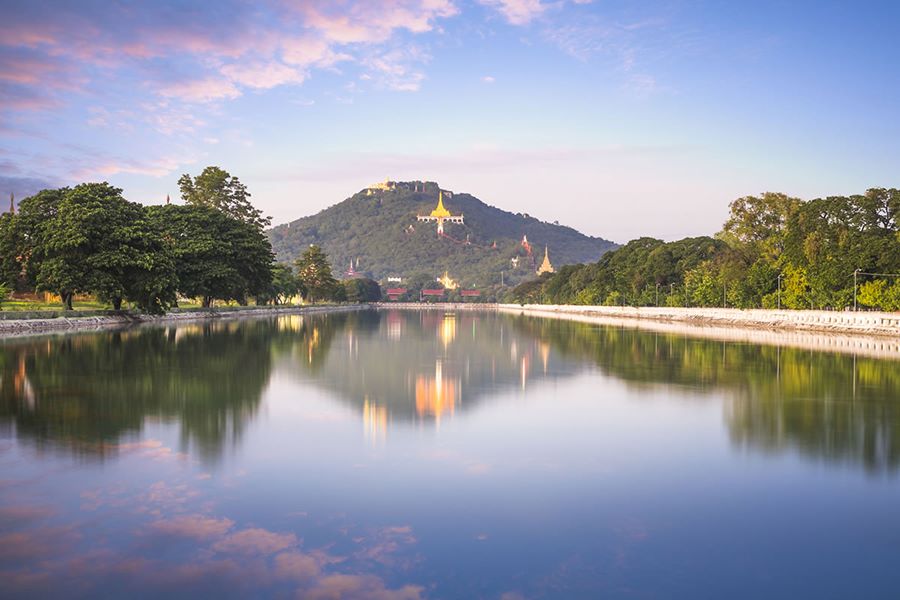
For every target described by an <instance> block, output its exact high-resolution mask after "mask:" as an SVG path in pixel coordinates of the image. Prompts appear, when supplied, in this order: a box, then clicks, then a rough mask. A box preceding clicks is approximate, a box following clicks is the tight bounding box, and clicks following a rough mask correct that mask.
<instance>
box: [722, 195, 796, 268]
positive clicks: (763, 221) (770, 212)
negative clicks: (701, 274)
mask: <svg viewBox="0 0 900 600" xmlns="http://www.w3.org/2000/svg"><path fill="white" fill-rule="evenodd" d="M801 204H802V201H801V200H800V199H798V198H791V197H790V196H787V195H786V194H779V193H773V192H766V193H764V194H763V195H762V196H744V197H743V198H738V199H737V200H734V201H733V202H732V203H731V204H730V205H729V209H730V212H729V215H728V220H727V221H726V222H725V225H724V226H723V227H722V231H721V232H720V233H719V235H718V237H719V238H721V239H723V240H725V241H726V242H727V243H728V244H729V245H730V246H732V247H733V248H735V249H737V250H740V251H743V252H746V253H747V258H748V260H749V261H750V262H753V261H755V260H756V259H757V258H758V257H759V256H765V257H766V258H768V259H770V260H774V259H776V258H777V257H778V256H779V255H780V254H781V252H782V250H783V249H784V241H785V234H786V230H787V226H788V222H789V221H790V219H791V217H792V216H793V215H794V214H795V213H796V212H797V210H798V209H799V208H800V206H801Z"/></svg>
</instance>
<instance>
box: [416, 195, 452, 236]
mask: <svg viewBox="0 0 900 600" xmlns="http://www.w3.org/2000/svg"><path fill="white" fill-rule="evenodd" d="M463 218H464V217H463V215H454V214H451V212H450V211H449V210H447V209H446V208H445V207H444V191H443V190H438V203H437V206H436V207H435V209H434V210H433V211H431V214H428V215H418V216H417V217H416V220H418V221H434V222H436V223H437V234H438V235H439V236H440V235H444V223H445V222H446V223H458V224H460V225H462V224H463V222H464V221H463Z"/></svg>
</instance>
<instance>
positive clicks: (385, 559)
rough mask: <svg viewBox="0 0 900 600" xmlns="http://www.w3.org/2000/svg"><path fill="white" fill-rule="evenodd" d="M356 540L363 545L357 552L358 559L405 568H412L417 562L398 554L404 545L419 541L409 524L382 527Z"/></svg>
mask: <svg viewBox="0 0 900 600" xmlns="http://www.w3.org/2000/svg"><path fill="white" fill-rule="evenodd" d="M354 541H355V542H357V543H358V544H360V545H361V546H362V548H361V549H360V550H359V551H358V552H356V554H355V557H356V558H358V559H361V560H367V561H374V562H377V563H380V564H382V565H388V566H399V567H401V568H404V569H408V568H410V567H411V566H412V564H413V562H415V559H406V560H401V559H400V557H399V556H398V555H399V554H400V552H401V550H402V549H403V547H404V546H412V545H413V544H415V543H417V542H418V540H417V539H416V537H415V536H414V535H413V532H412V527H410V526H409V525H397V526H392V527H382V528H381V529H378V530H376V531H374V532H372V533H370V534H369V535H368V536H363V537H359V538H355V539H354Z"/></svg>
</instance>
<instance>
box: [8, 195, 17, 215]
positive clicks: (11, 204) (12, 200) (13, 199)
mask: <svg viewBox="0 0 900 600" xmlns="http://www.w3.org/2000/svg"><path fill="white" fill-rule="evenodd" d="M9 214H11V215H14V214H16V196H15V194H13V193H12V192H10V193H9Z"/></svg>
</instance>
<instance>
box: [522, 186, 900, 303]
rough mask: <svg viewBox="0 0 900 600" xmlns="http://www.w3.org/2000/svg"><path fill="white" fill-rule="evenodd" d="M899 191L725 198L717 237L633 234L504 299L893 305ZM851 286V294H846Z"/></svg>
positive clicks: (899, 254) (899, 266) (898, 289)
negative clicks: (595, 257) (595, 258)
mask: <svg viewBox="0 0 900 600" xmlns="http://www.w3.org/2000/svg"><path fill="white" fill-rule="evenodd" d="M896 274H900V190H897V189H885V188H874V189H870V190H868V191H867V192H866V193H865V194H860V195H854V196H829V197H827V198H819V199H815V200H810V201H802V200H800V199H798V198H792V197H789V196H786V195H784V194H778V193H766V194H762V195H761V196H747V197H744V198H739V199H737V200H735V201H734V202H732V203H731V205H730V214H729V218H728V220H727V221H726V222H725V225H724V226H723V228H722V231H720V232H719V233H718V234H716V236H715V237H698V238H686V239H683V240H678V241H675V242H669V243H665V242H663V241H661V240H657V239H653V238H640V239H637V240H633V241H631V242H629V243H628V244H626V245H625V246H623V247H622V248H619V249H618V250H616V251H614V252H610V253H607V254H605V255H604V256H603V257H602V258H601V259H600V261H599V262H597V263H593V264H589V265H573V266H567V267H563V268H562V269H560V270H559V272H558V273H556V274H555V275H552V276H545V277H544V278H541V279H538V280H533V281H530V282H526V283H524V284H522V285H520V286H518V287H517V288H515V290H513V293H512V298H511V299H512V300H515V301H519V302H545V303H560V304H611V305H617V304H629V305H635V306H652V305H656V304H663V305H669V306H722V305H726V306H733V307H740V308H753V307H764V308H776V307H777V306H782V307H785V308H793V309H804V308H816V309H842V308H845V307H848V306H852V305H853V304H854V299H855V300H856V301H857V302H858V303H859V304H861V305H863V306H867V307H871V308H877V309H880V310H900V277H897V276H896ZM854 290H856V296H854Z"/></svg>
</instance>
